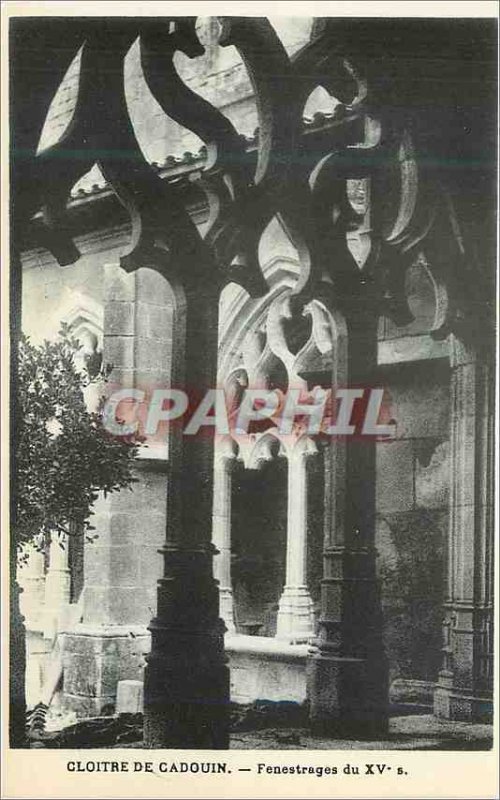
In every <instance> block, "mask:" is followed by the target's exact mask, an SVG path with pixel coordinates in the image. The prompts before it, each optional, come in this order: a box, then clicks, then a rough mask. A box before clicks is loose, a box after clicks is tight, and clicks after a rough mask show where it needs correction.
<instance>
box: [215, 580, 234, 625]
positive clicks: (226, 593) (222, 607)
mask: <svg viewBox="0 0 500 800" xmlns="http://www.w3.org/2000/svg"><path fill="white" fill-rule="evenodd" d="M219 614H220V617H221V619H223V620H224V625H225V626H226V634H228V635H229V636H233V635H234V634H235V633H236V627H235V625H234V610H233V591H232V589H221V588H220V587H219Z"/></svg>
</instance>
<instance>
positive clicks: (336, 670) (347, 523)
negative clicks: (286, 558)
mask: <svg viewBox="0 0 500 800" xmlns="http://www.w3.org/2000/svg"><path fill="white" fill-rule="evenodd" d="M358 303H359V304H358V306H357V307H356V311H355V312H352V313H351V314H350V317H349V318H348V319H347V320H346V322H347V337H348V338H347V362H346V363H347V370H346V374H345V375H340V374H339V369H340V367H339V366H338V367H337V378H336V379H337V382H338V384H339V385H346V383H347V384H348V385H352V386H359V385H368V386H370V385H373V383H371V382H370V381H371V380H373V373H374V368H375V365H376V348H377V336H376V333H377V320H376V312H375V310H374V309H373V307H372V304H371V302H370V298H369V297H365V298H363V297H359V298H358ZM343 358H344V355H343V354H339V353H337V362H341V361H343ZM375 478H376V473H375V442H374V440H373V439H372V438H369V437H350V438H349V437H348V438H347V439H345V438H344V439H336V438H334V437H333V438H331V439H330V440H329V441H328V442H327V444H326V445H325V538H324V550H323V580H322V584H321V613H320V619H319V624H318V638H317V640H316V642H315V646H314V648H313V650H312V651H311V655H310V659H309V664H308V695H309V703H310V721H311V728H312V730H313V731H314V732H316V733H323V734H328V735H334V736H353V735H355V736H361V737H362V738H365V737H370V736H373V735H378V734H380V733H382V732H383V731H384V730H385V729H386V728H387V705H388V681H387V663H386V658H385V654H384V648H383V643H382V619H381V611H380V600H379V592H378V587H377V580H376V572H375V548H374V521H375Z"/></svg>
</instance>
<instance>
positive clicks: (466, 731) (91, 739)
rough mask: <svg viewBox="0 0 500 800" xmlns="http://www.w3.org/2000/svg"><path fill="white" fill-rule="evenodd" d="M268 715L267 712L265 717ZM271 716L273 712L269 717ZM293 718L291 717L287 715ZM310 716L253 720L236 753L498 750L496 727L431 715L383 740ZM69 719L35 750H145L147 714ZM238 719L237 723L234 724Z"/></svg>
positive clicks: (397, 725)
mask: <svg viewBox="0 0 500 800" xmlns="http://www.w3.org/2000/svg"><path fill="white" fill-rule="evenodd" d="M265 713H266V712H265ZM267 713H268V712H267ZM285 713H290V712H285ZM304 721H305V720H304V717H303V715H300V716H297V715H295V716H293V714H292V715H291V716H288V717H285V718H284V719H283V718H282V719H281V720H279V719H278V717H276V716H275V717H274V718H273V717H270V718H269V717H268V718H267V719H265V720H264V719H260V720H259V717H258V716H257V717H252V716H249V715H248V710H247V712H246V716H244V717H243V718H242V719H240V721H239V722H240V724H239V725H238V724H237V721H236V724H235V725H234V727H235V729H234V730H233V732H232V733H231V737H230V742H231V743H230V749H232V750H464V751H467V750H469V751H478V750H489V749H491V747H492V745H493V726H492V725H488V724H471V723H467V722H450V721H448V720H443V719H438V718H437V717H435V716H433V715H432V714H430V713H422V712H421V711H420V713H417V714H416V713H411V712H410V713H408V712H407V713H406V714H405V715H402V714H400V715H394V716H391V718H390V721H389V732H388V734H387V735H386V736H385V737H384V738H381V739H380V740H362V741H361V740H351V739H328V738H319V737H313V736H311V734H310V732H309V730H308V728H307V727H304ZM75 722H76V720H74V719H70V718H69V717H68V718H66V717H65V715H64V714H63V713H57V712H56V713H55V711H54V710H53V709H51V713H49V718H48V724H47V727H46V732H45V734H43V735H42V737H41V741H40V740H38V741H34V742H33V743H32V745H31V746H35V747H66V748H70V749H72V748H75V747H76V748H82V747H83V748H85V749H87V748H89V749H93V748H96V747H105V748H107V747H126V748H142V747H143V744H142V741H141V736H142V714H138V715H122V716H120V717H97V718H93V719H88V720H80V721H78V723H76V724H75ZM234 722H235V719H234V718H233V724H234Z"/></svg>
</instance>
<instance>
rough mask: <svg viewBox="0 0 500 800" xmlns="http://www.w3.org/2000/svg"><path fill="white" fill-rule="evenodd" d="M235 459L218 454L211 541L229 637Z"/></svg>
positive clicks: (221, 613) (225, 454) (220, 602)
mask: <svg viewBox="0 0 500 800" xmlns="http://www.w3.org/2000/svg"><path fill="white" fill-rule="evenodd" d="M233 466H234V456H233V455H232V454H231V455H229V454H227V453H225V452H217V451H216V453H215V459H214V505H213V518H212V520H213V521H212V541H213V544H214V546H215V548H216V549H217V551H218V553H217V555H216V557H215V558H214V577H215V579H216V580H217V581H218V582H219V612H220V616H221V618H222V619H223V620H224V624H225V626H226V633H229V634H233V633H235V632H236V628H235V625H234V609H233V587H232V583H231V491H232V478H231V473H232V469H233Z"/></svg>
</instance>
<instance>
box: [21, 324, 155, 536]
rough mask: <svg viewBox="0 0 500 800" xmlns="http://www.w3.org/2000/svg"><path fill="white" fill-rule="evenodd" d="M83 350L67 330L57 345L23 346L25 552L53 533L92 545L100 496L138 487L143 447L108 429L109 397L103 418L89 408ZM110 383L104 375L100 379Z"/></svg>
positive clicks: (27, 342)
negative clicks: (79, 534) (136, 470)
mask: <svg viewBox="0 0 500 800" xmlns="http://www.w3.org/2000/svg"><path fill="white" fill-rule="evenodd" d="M80 347H81V346H80V344H79V342H78V341H77V340H76V339H75V338H74V337H73V336H72V334H71V331H70V329H69V327H68V326H66V325H64V326H63V327H62V328H61V331H60V334H59V337H58V339H57V340H56V341H53V342H49V341H44V342H43V344H41V345H34V344H33V343H32V342H31V341H30V340H29V338H27V337H26V336H23V337H21V340H20V344H19V355H18V406H17V412H18V413H17V414H16V419H15V420H14V424H15V425H16V426H17V458H16V467H17V469H16V492H15V504H16V508H15V513H14V534H15V539H16V543H17V545H18V548H20V549H21V551H22V549H23V544H24V543H27V542H35V543H40V546H43V541H44V539H45V537H46V536H47V535H48V534H51V533H53V532H60V533H71V532H72V531H74V530H79V531H83V532H84V533H85V535H86V536H87V538H93V537H94V535H95V534H93V533H92V531H93V530H94V529H93V526H92V525H91V519H92V506H93V503H94V502H95V500H97V497H98V495H99V492H103V493H104V494H105V495H106V494H108V493H109V492H114V491H117V490H119V489H121V488H123V487H126V486H130V485H131V484H132V483H133V482H134V477H133V470H132V465H133V462H134V459H135V458H136V456H137V450H138V446H139V443H140V441H139V440H138V439H137V438H134V437H121V436H120V437H116V436H113V435H112V434H110V433H109V432H108V431H107V430H106V428H105V427H104V424H103V419H102V407H103V403H104V398H102V400H101V402H100V404H99V406H98V408H97V410H96V411H89V410H88V409H87V406H86V403H85V398H84V389H85V388H86V387H87V386H88V385H89V384H90V383H91V382H92V381H93V380H96V376H95V374H94V376H93V377H91V376H92V372H94V373H95V370H93V371H91V370H88V369H81V368H79V366H78V364H77V359H76V356H77V354H78V352H79V350H80ZM105 378H106V375H105V374H104V373H103V371H102V370H101V372H100V373H99V375H98V376H97V379H98V380H101V381H102V380H105ZM70 525H71V528H70Z"/></svg>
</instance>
